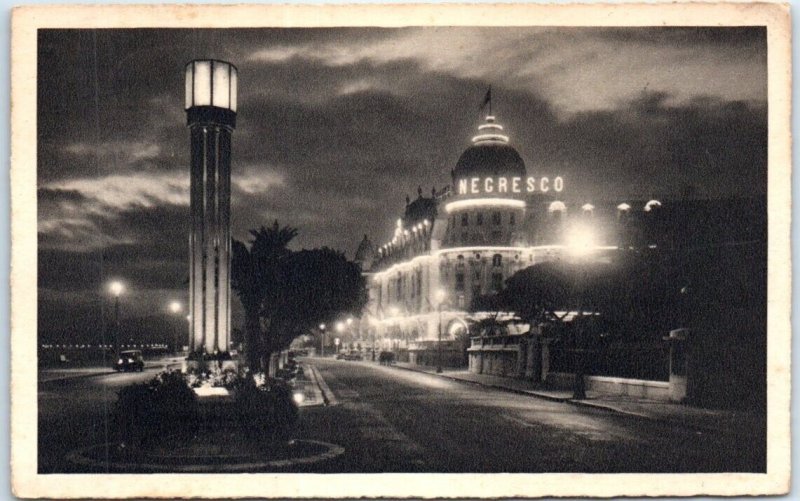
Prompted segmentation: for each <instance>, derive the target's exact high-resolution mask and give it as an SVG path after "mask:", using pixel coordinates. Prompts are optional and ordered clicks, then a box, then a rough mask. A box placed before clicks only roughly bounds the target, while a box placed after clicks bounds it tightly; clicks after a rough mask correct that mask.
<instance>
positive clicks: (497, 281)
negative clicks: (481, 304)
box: [492, 273, 503, 292]
mask: <svg viewBox="0 0 800 501" xmlns="http://www.w3.org/2000/svg"><path fill="white" fill-rule="evenodd" d="M502 289H503V274H502V273H492V291H494V292H499V291H501V290H502Z"/></svg>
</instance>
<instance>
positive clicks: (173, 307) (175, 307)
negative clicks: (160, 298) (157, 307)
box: [169, 301, 183, 354]
mask: <svg viewBox="0 0 800 501" xmlns="http://www.w3.org/2000/svg"><path fill="white" fill-rule="evenodd" d="M181 310H183V305H181V303H180V302H179V301H172V302H171V303H169V311H170V312H171V313H172V314H173V315H177V314H178V313H180V312H181ZM180 325H181V323H180V322H178V326H180ZM180 330H181V329H180V328H179V327H176V329H175V332H174V336H175V340H174V342H173V346H172V348H173V351H174V352H175V353H176V354H177V353H178V334H179V332H180Z"/></svg>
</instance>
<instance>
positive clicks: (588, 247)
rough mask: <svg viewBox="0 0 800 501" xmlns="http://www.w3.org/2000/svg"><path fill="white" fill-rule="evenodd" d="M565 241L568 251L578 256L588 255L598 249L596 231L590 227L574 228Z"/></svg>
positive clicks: (580, 226) (579, 226)
mask: <svg viewBox="0 0 800 501" xmlns="http://www.w3.org/2000/svg"><path fill="white" fill-rule="evenodd" d="M565 240H566V242H565V243H566V248H567V251H569V253H570V254H573V255H576V256H582V255H586V254H588V253H590V252H592V251H593V250H594V249H595V248H596V247H597V246H596V245H595V235H594V230H593V229H592V228H591V227H589V226H584V225H578V226H574V227H572V228H571V229H570V231H569V232H568V233H567V235H566V239H565Z"/></svg>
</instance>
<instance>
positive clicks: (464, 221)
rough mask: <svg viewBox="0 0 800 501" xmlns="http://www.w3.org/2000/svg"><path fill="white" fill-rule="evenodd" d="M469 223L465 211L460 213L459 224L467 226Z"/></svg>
mask: <svg viewBox="0 0 800 501" xmlns="http://www.w3.org/2000/svg"><path fill="white" fill-rule="evenodd" d="M468 225H469V214H467V213H466V212H465V213H463V214H461V226H468Z"/></svg>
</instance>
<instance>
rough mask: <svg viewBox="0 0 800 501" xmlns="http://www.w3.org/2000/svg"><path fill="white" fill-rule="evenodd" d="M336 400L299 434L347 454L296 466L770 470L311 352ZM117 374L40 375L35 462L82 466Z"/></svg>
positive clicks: (527, 402)
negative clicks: (78, 451) (81, 450)
mask: <svg viewBox="0 0 800 501" xmlns="http://www.w3.org/2000/svg"><path fill="white" fill-rule="evenodd" d="M311 362H312V363H313V364H314V365H315V366H316V367H317V369H318V372H319V374H320V375H321V376H322V378H323V379H324V381H325V382H326V383H327V386H328V387H329V389H330V391H331V393H332V395H329V398H332V400H333V401H334V402H335V403H334V405H331V406H326V407H323V406H319V407H307V408H303V409H302V410H301V426H300V431H299V435H300V436H299V438H304V439H312V440H320V441H324V442H328V443H334V444H338V445H341V446H342V447H344V448H345V452H344V454H342V455H341V456H338V457H336V458H334V459H331V460H328V461H326V462H321V463H314V464H309V465H306V466H295V467H294V470H293V471H297V472H323V473H324V472H329V473H334V472H335V473H351V472H365V473H369V472H531V473H533V472H714V471H759V470H763V469H764V460H763V458H764V446H763V443H762V442H763V441H761V440H758V439H756V438H754V437H742V436H735V435H731V434H728V433H723V432H716V433H714V432H708V431H700V430H693V429H686V428H682V427H679V426H675V425H668V424H663V423H656V422H652V421H646V420H641V419H637V418H632V417H625V416H620V415H616V414H613V413H610V412H607V411H603V410H597V409H591V408H583V407H576V406H572V405H569V404H567V403H560V402H552V401H547V400H542V399H538V398H534V397H530V396H524V395H518V394H514V393H509V392H504V391H501V390H494V389H490V388H485V387H481V386H477V385H471V384H468V383H462V382H456V381H451V380H448V379H443V378H440V377H437V376H435V375H430V374H423V373H418V372H412V371H408V370H403V369H400V368H395V367H382V366H378V365H374V364H371V363H368V362H347V361H334V360H330V359H326V360H320V359H311ZM155 372H157V370H156V369H148V371H146V372H145V373H143V374H112V375H106V376H96V377H91V378H84V379H75V380H68V381H64V382H60V383H44V384H42V385H40V393H39V410H40V422H39V439H40V442H39V443H40V447H39V460H40V472H42V473H47V472H57V471H58V472H61V471H66V472H68V471H75V470H74V469H71V468H72V467H70V466H69V465H68V464H65V461H64V460H63V458H64V456H65V455H66V454H67V453H68V452H69V451H70V450H72V449H75V448H78V447H82V446H86V445H91V444H98V443H103V442H105V441H106V437H107V436H108V430H107V425H106V419H105V416H106V415H107V414H108V413H109V412H110V410H111V405H112V404H113V402H114V400H115V398H116V391H117V390H118V389H119V388H120V387H121V386H123V385H126V384H129V383H132V382H135V381H141V380H145V379H148V378H149V377H151V376H152V375H153V374H154V373H155Z"/></svg>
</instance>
